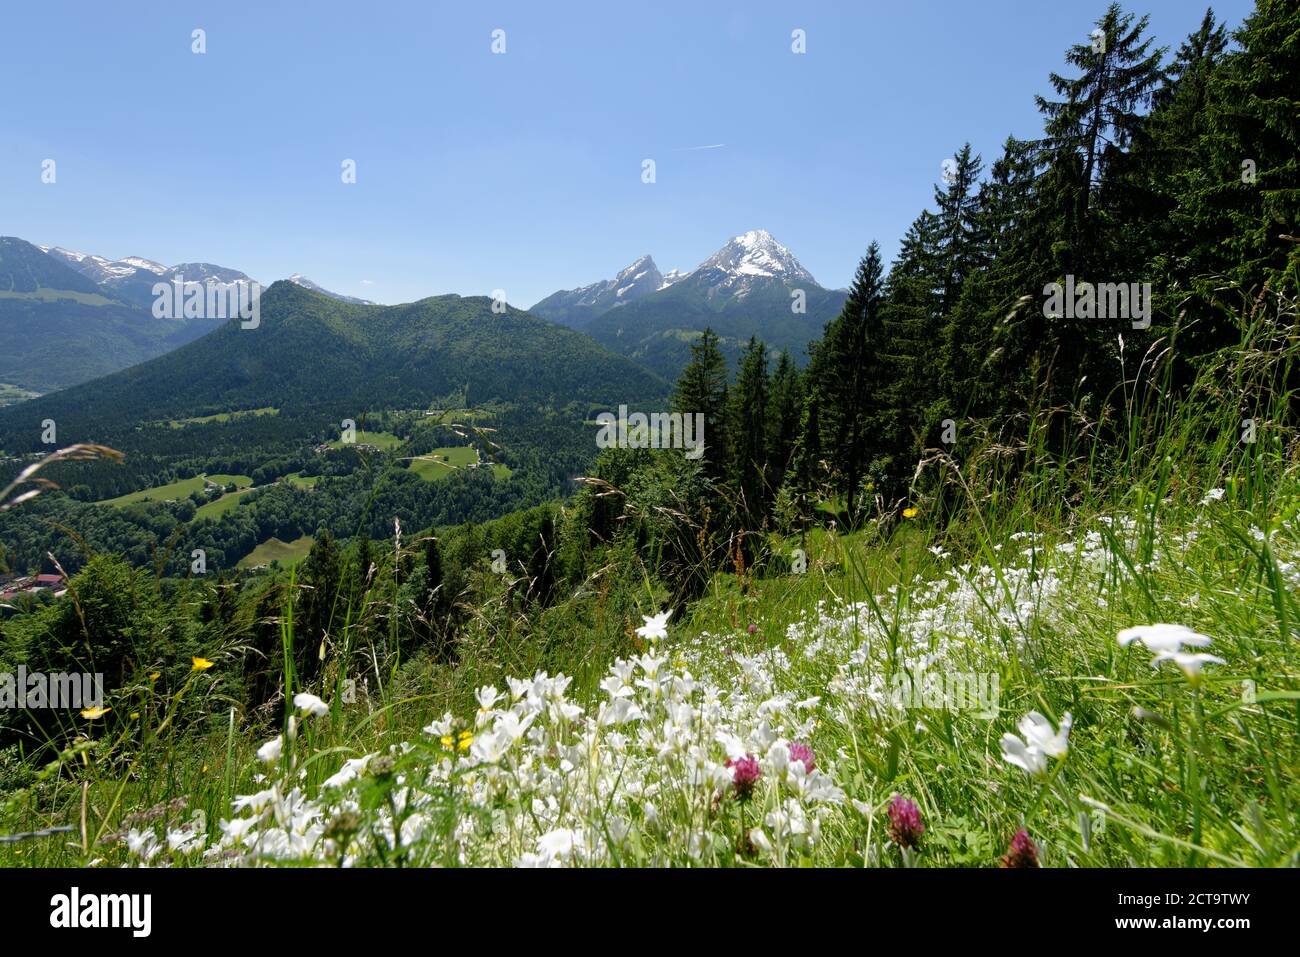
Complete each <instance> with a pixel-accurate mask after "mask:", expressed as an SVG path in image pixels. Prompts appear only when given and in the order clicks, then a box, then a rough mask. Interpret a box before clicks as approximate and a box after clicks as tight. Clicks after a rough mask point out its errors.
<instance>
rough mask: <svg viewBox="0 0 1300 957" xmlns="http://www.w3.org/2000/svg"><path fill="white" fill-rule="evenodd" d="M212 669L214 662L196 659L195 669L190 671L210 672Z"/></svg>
mask: <svg viewBox="0 0 1300 957" xmlns="http://www.w3.org/2000/svg"><path fill="white" fill-rule="evenodd" d="M211 667H212V662H210V661H208V659H207V658H195V659H194V667H192V668H191V669H190V670H191V671H207V670H208V669H209V668H211Z"/></svg>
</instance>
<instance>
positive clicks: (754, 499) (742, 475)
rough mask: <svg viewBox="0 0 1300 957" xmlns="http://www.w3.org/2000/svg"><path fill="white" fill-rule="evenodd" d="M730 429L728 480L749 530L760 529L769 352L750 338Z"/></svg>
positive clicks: (764, 505)
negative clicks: (737, 496)
mask: <svg viewBox="0 0 1300 957" xmlns="http://www.w3.org/2000/svg"><path fill="white" fill-rule="evenodd" d="M729 401H730V410H729V413H730V414H729V416H728V419H729V422H730V427H729V429H728V440H729V445H730V448H729V451H730V454H731V463H730V468H729V469H728V476H727V477H728V480H729V481H730V483H731V485H732V486H733V487H734V488H735V489H736V492H737V493H738V495H739V499H740V513H741V515H742V517H743V518H744V519H745V521H746V523H747V527H749V528H758V527H759V526H760V525H761V523H762V520H763V518H764V517H765V516H766V514H767V497H768V486H767V453H768V441H767V436H768V421H767V349H766V347H765V346H764V345H763V343H762V342H761V341H759V339H758V338H757V337H756V336H751V337H750V340H749V344H748V345H747V346H746V347H745V352H744V354H743V355H742V356H741V357H740V369H739V371H738V373H737V375H736V384H735V388H733V389H732V390H731V395H730V400H729Z"/></svg>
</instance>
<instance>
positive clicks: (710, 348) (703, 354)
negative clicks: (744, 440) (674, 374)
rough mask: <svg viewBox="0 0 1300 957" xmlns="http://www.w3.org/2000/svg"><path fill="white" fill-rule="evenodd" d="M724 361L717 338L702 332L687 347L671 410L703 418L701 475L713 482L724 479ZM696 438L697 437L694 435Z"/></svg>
mask: <svg viewBox="0 0 1300 957" xmlns="http://www.w3.org/2000/svg"><path fill="white" fill-rule="evenodd" d="M726 410H727V362H726V360H725V359H724V358H723V357H722V350H721V349H719V348H718V337H717V335H716V334H715V333H714V332H713V330H712V329H705V330H704V332H703V333H702V334H701V336H700V339H699V341H698V342H694V343H692V344H691V361H690V362H689V363H687V365H686V368H685V369H683V370H682V374H681V376H680V377H679V378H678V380H677V389H676V391H675V392H674V394H673V411H674V412H680V413H681V414H682V415H683V416H686V415H694V414H695V413H703V415H704V446H705V447H704V455H703V461H702V464H703V468H704V473H705V475H707V476H708V477H709V478H710V479H712V480H713V481H714V482H716V483H721V482H722V481H724V480H725V478H726V471H727V463H728V461H729V459H728V455H727V416H726ZM697 438H698V436H697Z"/></svg>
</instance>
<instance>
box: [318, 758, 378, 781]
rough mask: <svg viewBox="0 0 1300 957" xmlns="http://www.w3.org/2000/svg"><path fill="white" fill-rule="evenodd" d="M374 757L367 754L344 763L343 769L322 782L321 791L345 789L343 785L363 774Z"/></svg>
mask: <svg viewBox="0 0 1300 957" xmlns="http://www.w3.org/2000/svg"><path fill="white" fill-rule="evenodd" d="M374 756H375V755H373V754H367V755H364V756H363V757H360V758H349V759H348V760H346V761H344V762H343V767H341V768H339V769H338V771H336V772H334V773H333V774H331V775H330V776H329V777H327V778H326V779H325V780H324V781H322V782H321V790H329V789H330V788H341V787H343V785H345V784H347V783H348V782H349V781H351V780H353V779H354V778H355V777H357V776H358V775H359V774H361V773H363V772H364V771H365V770H366V766H367V765H368V764H370V759H371V758H373V757H374Z"/></svg>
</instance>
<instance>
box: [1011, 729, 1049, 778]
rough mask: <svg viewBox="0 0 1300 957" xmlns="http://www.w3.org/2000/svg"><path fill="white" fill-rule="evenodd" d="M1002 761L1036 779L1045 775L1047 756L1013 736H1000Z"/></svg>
mask: <svg viewBox="0 0 1300 957" xmlns="http://www.w3.org/2000/svg"><path fill="white" fill-rule="evenodd" d="M1001 744H1002V760H1003V761H1006V762H1007V763H1008V764H1014V765H1015V766H1016V767H1018V768H1022V769H1023V770H1024V771H1025V772H1027V773H1028V774H1031V775H1034V776H1035V777H1037V776H1038V775H1041V774H1046V773H1047V755H1045V754H1044V753H1043V752H1042V751H1039V750H1038V749H1037V748H1033V747H1030V746H1028V745H1027V744H1025V742H1023V741H1021V740H1020V739H1019V738H1017V737H1016V736H1015V735H1014V734H1004V735H1003V736H1002V742H1001Z"/></svg>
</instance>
